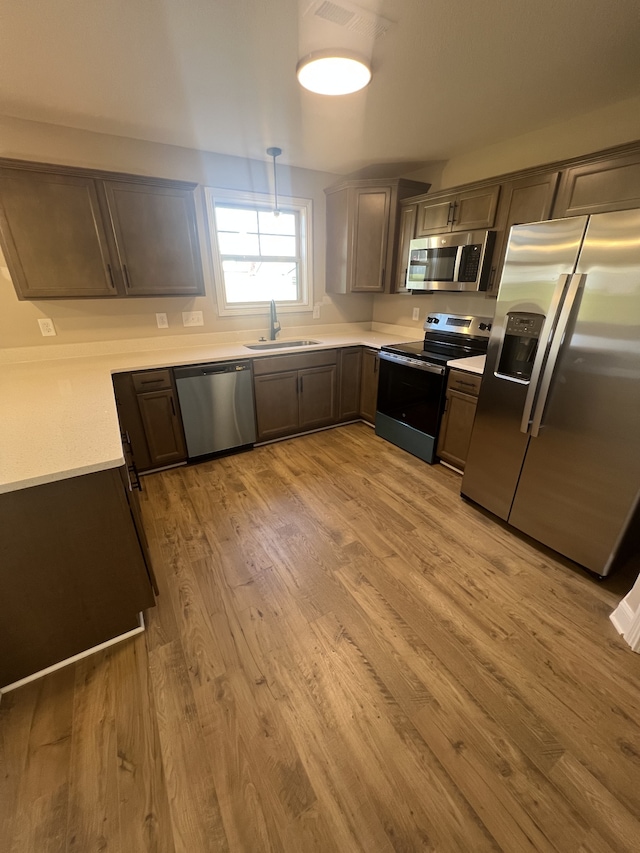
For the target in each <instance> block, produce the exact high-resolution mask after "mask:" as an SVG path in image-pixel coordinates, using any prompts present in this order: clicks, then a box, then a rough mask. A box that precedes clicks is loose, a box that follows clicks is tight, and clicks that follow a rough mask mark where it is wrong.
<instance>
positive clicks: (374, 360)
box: [373, 355, 380, 374]
mask: <svg viewBox="0 0 640 853" xmlns="http://www.w3.org/2000/svg"><path fill="white" fill-rule="evenodd" d="M379 362H380V359H379V358H378V356H377V355H374V357H373V372H374V374H375V373H377V372H378V363H379Z"/></svg>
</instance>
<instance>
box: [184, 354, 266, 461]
mask: <svg viewBox="0 0 640 853" xmlns="http://www.w3.org/2000/svg"><path fill="white" fill-rule="evenodd" d="M174 374H175V378H176V387H177V389H178V398H179V400H180V408H181V410H182V422H183V425H184V434H185V438H186V440H187V456H188V458H189V459H190V460H191V459H197V458H199V457H202V456H209V455H210V454H212V453H221V452H223V451H225V450H234V449H241V448H246V447H250V446H251V445H252V444H253V443H254V442H255V440H256V419H255V412H254V405H253V381H252V375H251V362H249V361H233V362H218V363H216V364H197V365H192V366H190V367H178V368H176V369H175V370H174Z"/></svg>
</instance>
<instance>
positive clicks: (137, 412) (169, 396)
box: [113, 369, 187, 471]
mask: <svg viewBox="0 0 640 853" xmlns="http://www.w3.org/2000/svg"><path fill="white" fill-rule="evenodd" d="M113 387H114V391H115V397H116V405H117V408H118V418H119V420H120V427H121V429H122V431H123V432H124V433H126V435H127V436H128V438H129V442H130V444H131V451H132V454H133V459H134V462H135V466H136V468H137V469H138V471H149V470H151V469H154V468H162V467H164V466H166V465H176V464H178V463H180V462H185V461H186V458H187V449H186V444H185V440H184V430H183V428H182V418H181V415H180V408H179V404H178V395H177V393H176V389H175V384H174V381H173V371H171V370H168V369H163V370H144V371H139V372H137V373H118V374H116V375H115V376H114V377H113Z"/></svg>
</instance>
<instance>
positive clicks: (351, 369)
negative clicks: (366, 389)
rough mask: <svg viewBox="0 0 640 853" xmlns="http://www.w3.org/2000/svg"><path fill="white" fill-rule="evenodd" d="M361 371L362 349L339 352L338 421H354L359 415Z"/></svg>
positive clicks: (351, 348)
mask: <svg viewBox="0 0 640 853" xmlns="http://www.w3.org/2000/svg"><path fill="white" fill-rule="evenodd" d="M361 370H362V347H349V348H346V349H343V350H340V376H339V382H338V386H339V391H338V395H339V404H338V420H341V421H349V420H354V418H357V417H359V415H360V373H361Z"/></svg>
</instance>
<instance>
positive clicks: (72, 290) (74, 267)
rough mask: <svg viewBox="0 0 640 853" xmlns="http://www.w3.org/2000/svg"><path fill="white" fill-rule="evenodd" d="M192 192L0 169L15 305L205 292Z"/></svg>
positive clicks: (64, 171) (96, 175)
mask: <svg viewBox="0 0 640 853" xmlns="http://www.w3.org/2000/svg"><path fill="white" fill-rule="evenodd" d="M118 178H121V180H119V179H118ZM194 189H195V184H187V183H184V182H178V181H166V180H162V179H159V178H143V177H140V178H136V177H135V176H125V175H122V176H117V175H112V174H110V173H107V172H94V171H90V170H86V169H84V170H83V169H71V168H67V167H63V166H57V167H56V166H44V165H42V164H33V163H24V162H18V161H15V162H13V161H8V160H3V161H1V162H0V236H1V238H2V245H3V248H4V251H5V253H6V256H7V263H8V265H9V269H10V272H11V275H12V280H13V283H14V286H15V288H16V292H17V294H18V297H19V298H20V299H76V298H86V297H105V296H110V297H114V296H121V297H122V296H195V295H198V294H202V293H204V282H203V275H202V261H201V255H200V248H199V242H198V232H197V227H196V213H195V201H194V196H193V193H194Z"/></svg>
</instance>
